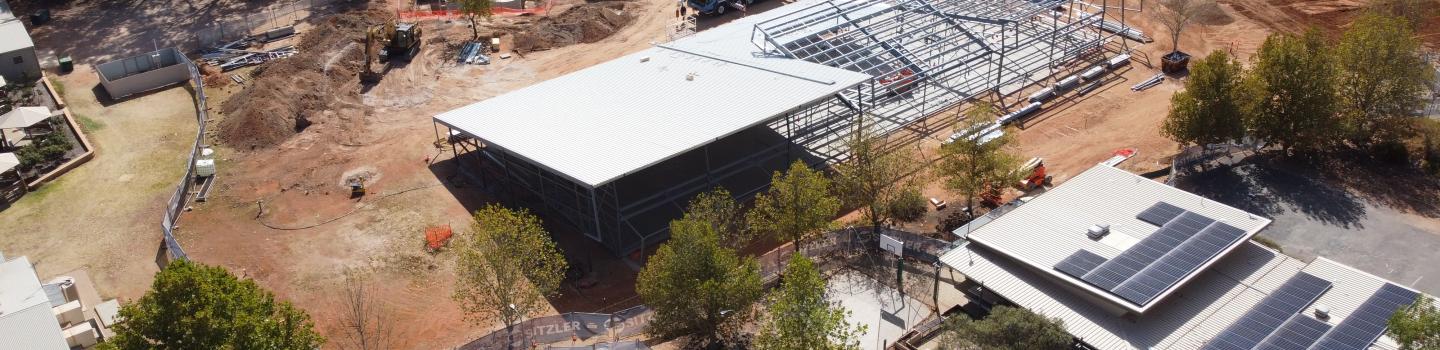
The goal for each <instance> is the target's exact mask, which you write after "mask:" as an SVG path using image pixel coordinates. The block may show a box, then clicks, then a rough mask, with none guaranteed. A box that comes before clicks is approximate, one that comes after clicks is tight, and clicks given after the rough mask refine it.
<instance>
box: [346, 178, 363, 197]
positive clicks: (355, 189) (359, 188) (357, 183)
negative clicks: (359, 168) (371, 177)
mask: <svg viewBox="0 0 1440 350" xmlns="http://www.w3.org/2000/svg"><path fill="white" fill-rule="evenodd" d="M347 185H349V186H350V198H360V197H364V196H365V177H364V176H356V177H352V178H350V181H347Z"/></svg>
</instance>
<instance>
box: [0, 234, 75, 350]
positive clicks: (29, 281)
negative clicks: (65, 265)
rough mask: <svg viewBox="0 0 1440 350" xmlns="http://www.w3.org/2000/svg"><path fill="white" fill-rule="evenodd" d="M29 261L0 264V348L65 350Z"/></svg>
mask: <svg viewBox="0 0 1440 350" xmlns="http://www.w3.org/2000/svg"><path fill="white" fill-rule="evenodd" d="M69 348H70V347H69V346H67V345H65V338H63V337H61V335H60V323H59V321H56V320H55V314H54V313H53V312H51V311H50V299H49V298H47V297H46V296H45V290H44V289H42V288H41V287H40V278H38V277H36V276H35V266H34V265H31V264H30V259H28V258H26V257H23V256H22V257H18V258H15V259H11V260H10V261H5V262H3V263H0V349H37V350H48V349H69Z"/></svg>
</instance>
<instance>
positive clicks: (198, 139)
mask: <svg viewBox="0 0 1440 350" xmlns="http://www.w3.org/2000/svg"><path fill="white" fill-rule="evenodd" d="M185 65H186V66H187V67H188V68H189V70H190V81H191V84H192V85H193V86H194V89H195V123H196V124H197V127H196V132H195V143H194V144H193V145H191V147H190V157H188V159H186V160H185V176H183V177H181V178H180V184H179V185H177V186H175V194H174V195H171V196H170V202H168V203H167V204H166V205H165V217H164V218H163V219H161V221H160V229H161V230H162V231H163V232H164V241H165V250H166V251H167V252H168V253H169V258H170V259H171V260H184V259H187V258H188V257H187V256H186V255H185V250H184V249H181V248H180V242H179V241H178V240H176V239H175V224H176V222H177V221H178V220H180V213H183V212H184V211H185V204H186V203H189V202H190V190H191V188H192V187H193V186H194V185H195V158H196V157H198V156H199V155H200V148H201V147H203V146H204V142H205V120H206V119H208V118H207V116H206V114H205V110H206V107H205V82H204V81H203V77H202V76H201V75H200V69H198V68H196V67H195V63H194V62H190V61H188V60H186V61H185Z"/></svg>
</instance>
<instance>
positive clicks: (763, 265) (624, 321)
mask: <svg viewBox="0 0 1440 350" xmlns="http://www.w3.org/2000/svg"><path fill="white" fill-rule="evenodd" d="M879 232H880V233H881V234H884V235H886V236H890V237H894V238H896V239H898V240H900V241H902V242H905V244H904V247H905V248H904V256H905V258H906V259H914V260H918V261H922V262H935V261H938V259H937V258H936V257H937V256H938V254H939V252H940V251H942V250H943V249H945V248H947V247H949V246H950V243H949V242H945V241H942V240H938V239H934V238H929V237H925V236H924V235H920V234H915V233H910V232H905V231H900V230H896V229H891V228H882V229H880V230H879ZM874 233H875V230H872V229H871V228H870V227H848V228H844V229H840V230H835V231H830V232H826V233H825V234H823V235H820V236H818V237H815V238H810V239H807V240H805V242H804V243H803V244H801V248H800V253H801V254H804V255H805V256H806V257H808V258H811V259H813V260H816V261H822V262H823V261H829V260H831V259H834V258H837V257H854V256H856V255H857V253H862V252H866V251H878V250H879V241H880V240H879V237H878V236H876V235H875V234H874ZM794 254H795V248H794V247H792V246H788V245H787V246H781V247H779V248H775V249H774V250H771V251H769V252H767V253H765V254H763V255H761V256H760V257H759V258H758V260H759V263H760V277H761V279H762V280H763V281H764V282H765V285H766V286H774V284H775V283H776V282H778V281H779V278H780V275H781V273H782V272H783V271H784V270H785V264H786V263H787V262H788V261H789V260H790V257H791V256H792V255H794ZM877 255H880V254H877ZM888 255H889V253H885V254H884V255H880V256H887V258H888V259H887V260H884V261H879V262H876V263H877V264H878V265H883V266H894V262H893V259H895V257H893V256H888ZM879 270H883V271H886V272H890V271H893V269H889V268H881V269H879ZM872 277H873V276H872ZM883 279H884V280H885V281H893V279H892V278H888V277H886V278H883ZM877 280H878V279H877ZM924 281H930V279H925V280H917V281H916V282H922V283H915V284H916V286H918V287H915V288H912V286H910V284H911V283H907V286H905V287H904V288H906V289H907V290H911V289H914V290H918V291H924V290H925V289H924V288H920V287H924V286H927V285H928V284H925V283H923V282H924ZM653 318H654V312H653V311H652V310H651V309H650V308H649V307H647V306H645V305H638V306H634V307H630V308H628V309H625V310H621V311H619V312H616V313H612V314H606V313H587V312H570V313H564V314H560V315H552V316H544V317H536V318H532V319H529V320H525V321H524V322H520V323H519V324H517V325H515V326H514V327H512V328H510V329H509V331H507V330H505V329H501V330H497V331H495V332H492V333H490V334H487V335H485V336H484V337H481V338H480V339H476V340H474V341H471V342H470V343H467V344H465V345H464V346H461V347H460V348H461V349H467V350H469V349H504V348H505V344H506V342H509V343H510V344H511V345H512V346H514V347H513V348H514V349H528V348H531V347H535V346H547V347H548V348H549V349H592V348H593V349H648V348H647V347H645V346H644V344H641V343H637V342H622V341H620V339H626V338H630V337H632V336H636V335H640V333H642V332H644V331H645V328H646V327H647V326H648V325H649V324H650V322H651V320H652V319H653ZM597 337H599V338H598V339H609V340H610V341H611V342H609V343H596V344H594V345H585V346H583V347H577V346H579V345H569V346H570V347H562V345H566V344H568V343H576V342H584V341H588V340H591V339H595V338H597ZM592 346H593V347H592Z"/></svg>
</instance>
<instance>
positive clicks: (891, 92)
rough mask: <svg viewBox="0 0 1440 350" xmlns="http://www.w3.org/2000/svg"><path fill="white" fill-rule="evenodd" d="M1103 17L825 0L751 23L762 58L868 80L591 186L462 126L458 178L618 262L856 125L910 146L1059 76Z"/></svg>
mask: <svg viewBox="0 0 1440 350" xmlns="http://www.w3.org/2000/svg"><path fill="white" fill-rule="evenodd" d="M877 4H884V5H883V6H877ZM1062 9H1063V10H1062ZM1105 9H1106V6H1105V5H1104V4H1101V5H1100V6H1096V5H1092V4H1090V3H1086V2H1084V1H1080V0H896V1H888V2H883V3H880V2H877V1H875V0H828V1H824V2H822V3H819V4H816V5H812V6H809V7H806V8H802V9H800V10H798V11H793V12H792V13H791V14H788V15H783V16H780V17H777V18H774V19H771V20H767V21H764V22H759V23H757V24H755V25H754V28H753V29H752V35H751V38H750V41H751V42H752V43H753V44H755V46H756V47H758V48H759V49H760V51H761V52H760V53H758V54H762V55H778V56H784V57H790V58H794V59H801V60H806V61H810V62H815V63H819V64H824V65H828V66H832V67H837V68H842V69H846V70H851V71H856V72H863V73H867V74H869V75H871V76H873V77H874V78H872V79H870V80H869V81H867V82H864V83H861V84H859V85H857V86H852V87H849V88H846V89H844V90H843V91H842V92H841V93H839V94H836V95H835V96H833V97H831V98H828V99H824V100H820V101H814V102H811V103H809V104H805V105H801V106H797V107H796V108H795V109H793V110H792V111H790V112H788V113H785V114H782V115H779V116H776V117H774V118H772V119H771V120H769V121H767V122H766V123H765V124H764V125H763V126H757V127H755V128H752V129H750V130H747V131H742V132H741V133H739V134H737V135H735V136H731V137H727V138H725V139H722V140H717V141H715V142H712V143H711V144H707V145H705V146H702V147H701V148H699V149H696V150H693V151H690V152H687V153H685V154H682V155H679V156H677V157H675V158H672V159H671V160H667V161H665V162H662V163H661V164H658V165H655V166H652V167H651V168H647V169H645V170H641V171H639V172H637V173H636V174H632V175H627V176H625V177H622V178H620V179H617V180H614V181H611V182H609V183H605V184H602V185H599V186H595V187H591V186H588V185H582V184H579V183H577V182H575V181H572V180H570V179H568V178H566V177H565V176H563V175H559V174H555V173H552V172H551V171H549V170H548V169H546V168H545V167H542V166H538V165H536V164H534V163H531V162H529V161H528V160H526V159H525V158H524V157H522V156H518V155H515V154H513V153H512V152H510V151H508V150H505V149H502V148H500V147H497V146H494V145H486V144H484V142H483V140H478V139H475V138H473V136H470V135H465V134H464V133H463V131H458V130H454V129H451V130H450V135H451V143H452V145H454V152H455V156H456V161H458V162H460V164H459V166H460V167H461V168H462V169H481V170H480V171H479V172H468V171H462V173H465V174H467V175H469V176H471V177H472V179H475V180H477V181H479V182H480V183H481V184H482V186H484V187H485V188H487V189H488V191H489V192H491V193H493V194H495V195H497V197H498V198H497V199H499V200H501V201H503V202H505V203H507V204H510V205H518V206H525V207H530V208H546V209H547V210H545V211H544V212H542V213H541V214H542V215H543V216H545V218H546V220H547V221H549V222H557V221H558V222H562V223H565V224H567V225H568V226H570V227H573V228H575V229H576V230H578V231H581V232H583V233H585V235H587V236H588V237H590V238H592V239H595V240H597V241H599V242H601V243H602V244H603V245H605V246H606V247H607V248H609V249H610V250H612V251H613V252H615V253H617V254H621V255H628V254H631V253H633V252H635V251H636V250H639V249H644V248H645V247H646V246H648V245H651V244H655V243H658V242H660V241H661V240H663V239H665V238H666V237H667V235H668V222H669V220H671V219H674V218H678V217H679V216H680V215H681V214H682V213H683V211H684V207H685V203H686V202H688V201H689V200H690V198H692V197H693V196H694V195H696V194H698V193H700V192H703V191H706V190H708V189H711V188H714V187H716V186H724V187H726V188H727V189H729V190H730V191H731V192H732V194H733V195H735V196H736V197H737V199H739V200H748V199H749V198H750V197H752V196H753V195H754V194H756V193H758V192H759V191H761V190H764V189H765V188H766V187H767V186H766V185H768V180H769V175H770V173H771V172H773V171H776V170H781V169H783V168H784V167H785V166H786V165H787V164H788V163H789V162H791V161H793V160H803V161H805V162H806V163H808V164H810V165H812V166H817V167H827V166H828V165H829V164H834V163H836V162H840V161H844V160H845V158H846V154H845V151H844V148H845V147H844V144H845V140H846V139H847V138H848V137H849V136H850V135H852V132H853V131H855V129H856V127H857V126H860V125H863V126H865V127H867V128H874V130H870V131H869V133H870V134H871V135H883V136H888V137H889V140H891V146H895V147H898V146H903V145H906V144H911V143H913V142H916V141H919V140H920V139H921V138H923V137H924V136H925V135H929V134H932V133H934V132H935V131H937V130H919V129H916V130H913V131H914V132H913V133H911V134H910V135H908V136H907V137H898V136H897V135H896V133H895V132H896V131H899V130H902V129H906V128H911V127H913V126H914V125H916V124H917V122H921V121H924V120H927V119H928V118H931V117H933V116H935V115H936V114H938V113H940V112H942V111H946V110H950V109H952V108H955V107H957V106H960V105H961V104H963V103H965V102H967V101H972V100H976V99H978V98H982V97H984V96H986V95H987V94H994V96H996V97H1003V96H1005V95H1009V94H1012V93H1014V92H1017V91H1019V90H1020V89H1022V88H1024V87H1026V86H1029V85H1032V84H1035V83H1038V82H1041V81H1043V80H1044V79H1047V78H1048V77H1051V76H1053V75H1055V73H1056V72H1058V69H1060V68H1061V67H1062V66H1066V65H1068V64H1070V63H1072V62H1074V61H1077V60H1081V59H1084V58H1086V55H1087V54H1089V53H1092V52H1098V51H1099V50H1100V49H1101V48H1102V47H1103V45H1104V44H1105V43H1106V42H1107V41H1108V40H1110V39H1111V38H1113V37H1114V35H1113V34H1107V33H1104V32H1102V31H1100V30H1099V29H1098V27H1099V24H1100V23H1101V22H1102V21H1103V19H1104V16H1105ZM1122 12H1123V11H1122ZM1122 23H1123V20H1122ZM1002 107H1003V106H1002ZM871 121H873V122H871ZM953 121H954V120H953V119H951V120H948V121H942V124H946V126H947V127H948V126H949V125H950V124H949V123H953ZM448 128H449V127H448V126H447V129H448ZM438 133H439V130H438V129H437V137H438V136H439V135H438ZM732 139H740V140H739V141H736V140H732ZM712 152H714V153H717V154H714V155H712ZM667 164H668V165H667ZM652 168H662V169H660V170H653V171H652ZM647 173H649V174H647ZM672 173H673V174H672ZM652 175H653V176H655V177H674V178H675V179H673V181H665V180H654V179H652V178H651V176H652ZM639 256H641V257H643V256H644V254H643V252H642V254H639Z"/></svg>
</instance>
